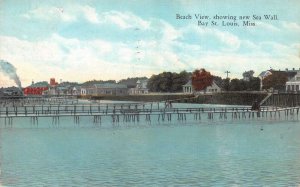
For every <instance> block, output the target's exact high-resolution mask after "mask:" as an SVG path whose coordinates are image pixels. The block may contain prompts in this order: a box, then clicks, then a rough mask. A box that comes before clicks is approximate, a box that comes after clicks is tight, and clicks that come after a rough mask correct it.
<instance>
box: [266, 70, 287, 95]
mask: <svg viewBox="0 0 300 187" xmlns="http://www.w3.org/2000/svg"><path fill="white" fill-rule="evenodd" d="M287 80H288V77H287V74H286V73H285V72H279V71H277V72H276V71H273V72H272V74H271V75H269V76H267V77H266V78H264V79H263V80H262V82H263V89H269V88H274V89H276V90H282V89H284V87H285V83H286V82H287Z"/></svg>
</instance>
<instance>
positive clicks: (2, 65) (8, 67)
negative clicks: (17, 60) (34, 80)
mask: <svg viewBox="0 0 300 187" xmlns="http://www.w3.org/2000/svg"><path fill="white" fill-rule="evenodd" d="M0 72H3V73H4V75H6V76H8V77H9V78H10V79H12V80H14V81H15V83H16V84H17V86H18V87H19V89H20V90H22V85H21V81H20V79H19V76H18V75H17V72H16V68H15V67H14V66H13V65H12V64H11V63H9V62H7V61H4V60H0Z"/></svg>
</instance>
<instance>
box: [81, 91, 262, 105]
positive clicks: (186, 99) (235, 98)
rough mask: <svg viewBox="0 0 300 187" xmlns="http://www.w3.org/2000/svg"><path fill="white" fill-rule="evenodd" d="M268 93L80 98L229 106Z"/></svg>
mask: <svg viewBox="0 0 300 187" xmlns="http://www.w3.org/2000/svg"><path fill="white" fill-rule="evenodd" d="M266 96H267V93H261V92H258V93H256V92H255V93H249V92H222V93H214V94H202V95H198V96H196V97H195V95H186V94H170V95H169V94H157V95H155V94H149V95H125V96H114V95H102V96H80V97H79V98H84V99H93V100H115V101H144V102H156V101H166V100H175V101H174V102H178V103H202V104H227V105H252V103H253V102H254V101H255V100H257V101H258V102H260V101H262V100H263V99H264V98H265V97H266Z"/></svg>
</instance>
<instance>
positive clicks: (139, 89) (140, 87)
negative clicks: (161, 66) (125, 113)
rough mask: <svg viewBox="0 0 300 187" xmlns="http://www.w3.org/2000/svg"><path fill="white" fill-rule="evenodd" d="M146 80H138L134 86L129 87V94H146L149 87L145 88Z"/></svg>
mask: <svg viewBox="0 0 300 187" xmlns="http://www.w3.org/2000/svg"><path fill="white" fill-rule="evenodd" d="M147 84H148V80H138V81H137V82H136V87H135V88H130V89H129V94H130V95H138V94H147V93H149V89H148V88H147Z"/></svg>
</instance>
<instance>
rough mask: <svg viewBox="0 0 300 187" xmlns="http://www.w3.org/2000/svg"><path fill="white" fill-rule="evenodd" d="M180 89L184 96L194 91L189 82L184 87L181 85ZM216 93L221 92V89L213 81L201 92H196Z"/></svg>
mask: <svg viewBox="0 0 300 187" xmlns="http://www.w3.org/2000/svg"><path fill="white" fill-rule="evenodd" d="M182 88H183V93H185V94H191V93H193V92H194V91H195V90H194V89H193V86H192V81H191V80H189V81H188V82H187V83H186V84H185V85H183V86H182ZM216 92H221V88H220V86H218V85H217V84H216V83H215V81H213V82H212V85H211V86H208V87H206V88H205V89H203V90H200V91H197V93H216Z"/></svg>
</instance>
